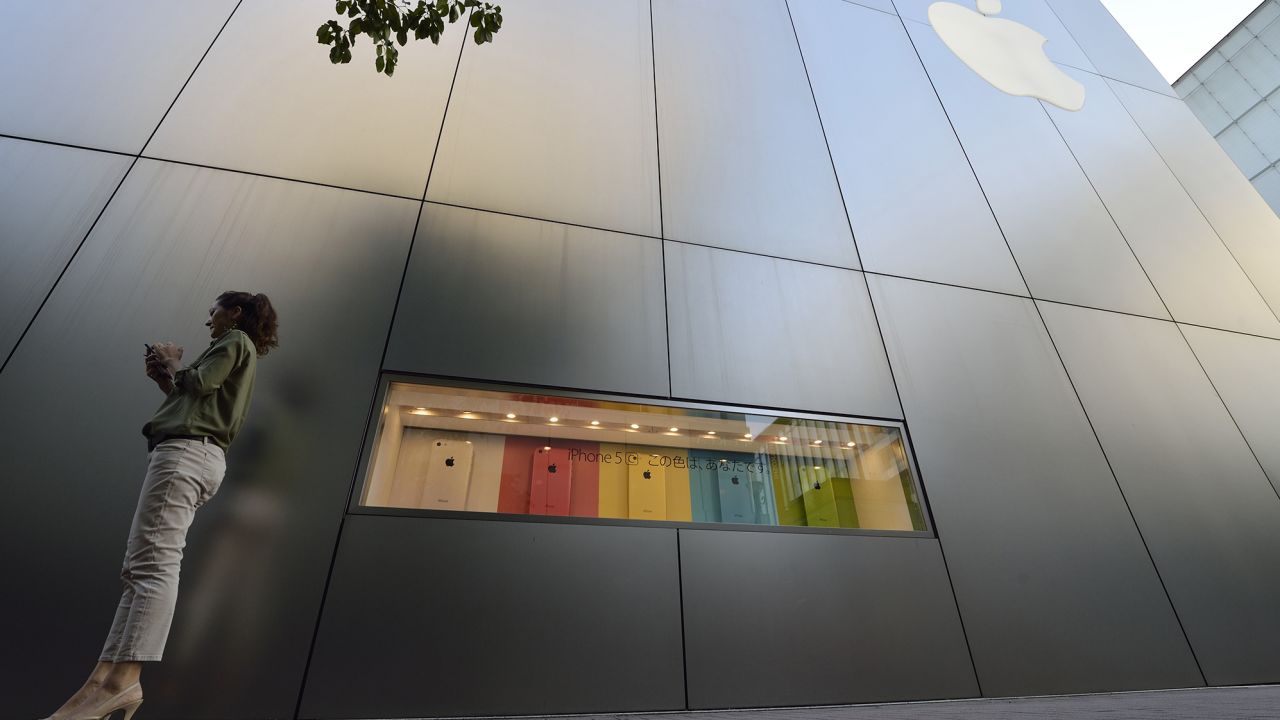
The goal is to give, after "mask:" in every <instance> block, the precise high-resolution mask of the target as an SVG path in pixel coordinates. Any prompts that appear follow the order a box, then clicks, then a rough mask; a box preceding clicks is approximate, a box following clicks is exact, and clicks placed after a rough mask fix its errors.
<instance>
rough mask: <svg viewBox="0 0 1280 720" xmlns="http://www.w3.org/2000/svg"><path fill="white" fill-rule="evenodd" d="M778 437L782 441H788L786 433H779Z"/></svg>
mask: <svg viewBox="0 0 1280 720" xmlns="http://www.w3.org/2000/svg"><path fill="white" fill-rule="evenodd" d="M778 439H779V440H781V441H782V442H786V441H787V436H786V435H779V436H778Z"/></svg>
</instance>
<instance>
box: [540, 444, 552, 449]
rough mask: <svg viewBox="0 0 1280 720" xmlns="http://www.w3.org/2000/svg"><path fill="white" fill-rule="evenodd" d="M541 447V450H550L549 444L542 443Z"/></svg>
mask: <svg viewBox="0 0 1280 720" xmlns="http://www.w3.org/2000/svg"><path fill="white" fill-rule="evenodd" d="M542 449H543V450H550V449H551V446H550V445H543V446H542Z"/></svg>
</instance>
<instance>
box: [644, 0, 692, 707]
mask: <svg viewBox="0 0 1280 720" xmlns="http://www.w3.org/2000/svg"><path fill="white" fill-rule="evenodd" d="M656 32H657V31H656V30H655V29H654V27H653V0H649V69H650V70H652V71H653V151H654V155H655V156H656V157H657V168H658V237H659V240H658V242H659V243H660V247H661V251H662V330H663V333H664V334H665V336H666V341H667V397H671V396H672V395H673V394H674V393H675V382H674V381H673V380H672V378H671V307H670V304H669V302H668V298H669V295H668V294H667V226H666V222H667V219H666V217H665V213H664V210H663V207H662V132H661V130H660V129H659V126H658V44H657V41H656V40H655V39H654V35H655V33H656ZM682 621H683V618H682ZM687 684H688V683H687V682H686V688H685V706H686V707H687V706H688V704H689V702H688V700H689V697H688V695H689V691H688V688H687Z"/></svg>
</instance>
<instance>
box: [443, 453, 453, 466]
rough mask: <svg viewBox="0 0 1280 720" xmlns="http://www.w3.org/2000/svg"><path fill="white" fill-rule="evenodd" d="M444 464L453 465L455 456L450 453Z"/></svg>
mask: <svg viewBox="0 0 1280 720" xmlns="http://www.w3.org/2000/svg"><path fill="white" fill-rule="evenodd" d="M444 464H445V465H446V466H448V467H453V456H452V455H450V456H449V457H447V458H445V459H444Z"/></svg>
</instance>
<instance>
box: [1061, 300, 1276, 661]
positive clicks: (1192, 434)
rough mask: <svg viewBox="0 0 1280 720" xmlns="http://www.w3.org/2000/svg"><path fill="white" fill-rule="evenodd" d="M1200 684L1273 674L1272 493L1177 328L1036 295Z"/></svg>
mask: <svg viewBox="0 0 1280 720" xmlns="http://www.w3.org/2000/svg"><path fill="white" fill-rule="evenodd" d="M1040 305H1041V310H1042V311H1043V313H1044V316H1045V320H1046V322H1047V323H1048V325H1049V332H1050V333H1051V334H1052V335H1053V337H1054V340H1055V341H1056V342H1057V346H1058V349H1059V350H1060V351H1061V352H1062V357H1063V360H1064V361H1065V362H1066V366H1067V372H1068V373H1070V375H1071V377H1072V379H1073V380H1074V381H1075V386H1076V388H1077V389H1078V390H1079V392H1080V397H1081V398H1082V400H1083V401H1084V407H1085V411H1086V412H1087V413H1088V414H1089V417H1090V418H1091V419H1092V421H1093V426H1094V428H1095V429H1096V430H1097V432H1098V437H1099V438H1100V439H1101V441H1102V447H1103V449H1104V450H1105V451H1106V453H1107V457H1108V459H1109V460H1110V461H1111V467H1112V468H1113V469H1114V470H1115V474H1116V477H1117V479H1119V481H1120V485H1121V487H1123V488H1124V492H1125V495H1126V496H1127V497H1128V498H1129V504H1130V507H1131V508H1132V509H1133V513H1134V516H1135V517H1136V518H1137V522H1138V527H1139V529H1140V530H1141V531H1142V534H1143V537H1145V538H1146V541H1147V545H1148V547H1149V548H1150V549H1151V554H1152V557H1153V558H1154V559H1155V564H1156V569H1157V570H1159V572H1160V576H1161V577H1162V578H1163V579H1164V583H1165V586H1166V587H1167V588H1168V589H1169V595H1170V597H1171V598H1172V599H1173V606H1174V608H1175V609H1176V610H1177V612H1178V615H1179V617H1180V618H1181V619H1182V624H1183V627H1184V628H1186V631H1187V636H1188V637H1189V638H1190V640H1191V647H1192V649H1193V650H1194V651H1195V654H1196V657H1197V659H1198V660H1199V661H1200V667H1201V668H1202V669H1203V670H1204V673H1205V677H1206V678H1207V679H1208V681H1209V683H1210V684H1212V685H1233V684H1246V683H1264V682H1275V681H1276V680H1278V679H1280V644H1278V643H1276V638H1277V637H1280V614H1277V613H1276V608H1277V607H1280V575H1277V574H1276V568H1278V567H1280V498H1277V496H1276V492H1275V489H1274V488H1273V487H1272V486H1271V485H1270V484H1269V483H1268V482H1267V478H1266V477H1265V475H1264V474H1263V472H1262V469H1261V468H1260V467H1259V466H1258V462H1257V460H1255V459H1254V457H1253V454H1252V453H1250V452H1249V447H1248V446H1247V445H1246V444H1245V442H1244V438H1243V437H1241V435H1240V432H1239V431H1238V430H1237V429H1236V426H1235V424H1234V423H1232V421H1231V417H1230V416H1229V415H1228V414H1227V411H1226V409H1225V408H1224V407H1223V405H1222V401H1221V400H1220V399H1219V398H1218V396H1217V395H1216V394H1215V393H1214V390H1213V387H1212V386H1211V385H1210V384H1209V380H1208V378H1206V377H1205V374H1204V371H1203V370H1201V368H1200V366H1199V365H1198V364H1197V363H1196V359H1195V356H1193V355H1192V353H1191V350H1190V348H1188V347H1187V343H1186V342H1185V341H1184V340H1183V338H1182V336H1181V335H1180V334H1179V333H1178V329H1177V328H1176V327H1175V326H1174V325H1173V324H1172V323H1169V322H1163V321H1158V320H1148V319H1145V318H1138V317H1133V316H1129V315H1117V314H1113V313H1105V312H1099V311H1096V310H1087V309H1082V308H1074V307H1069V306H1065V305H1054V304H1051V303H1040Z"/></svg>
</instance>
